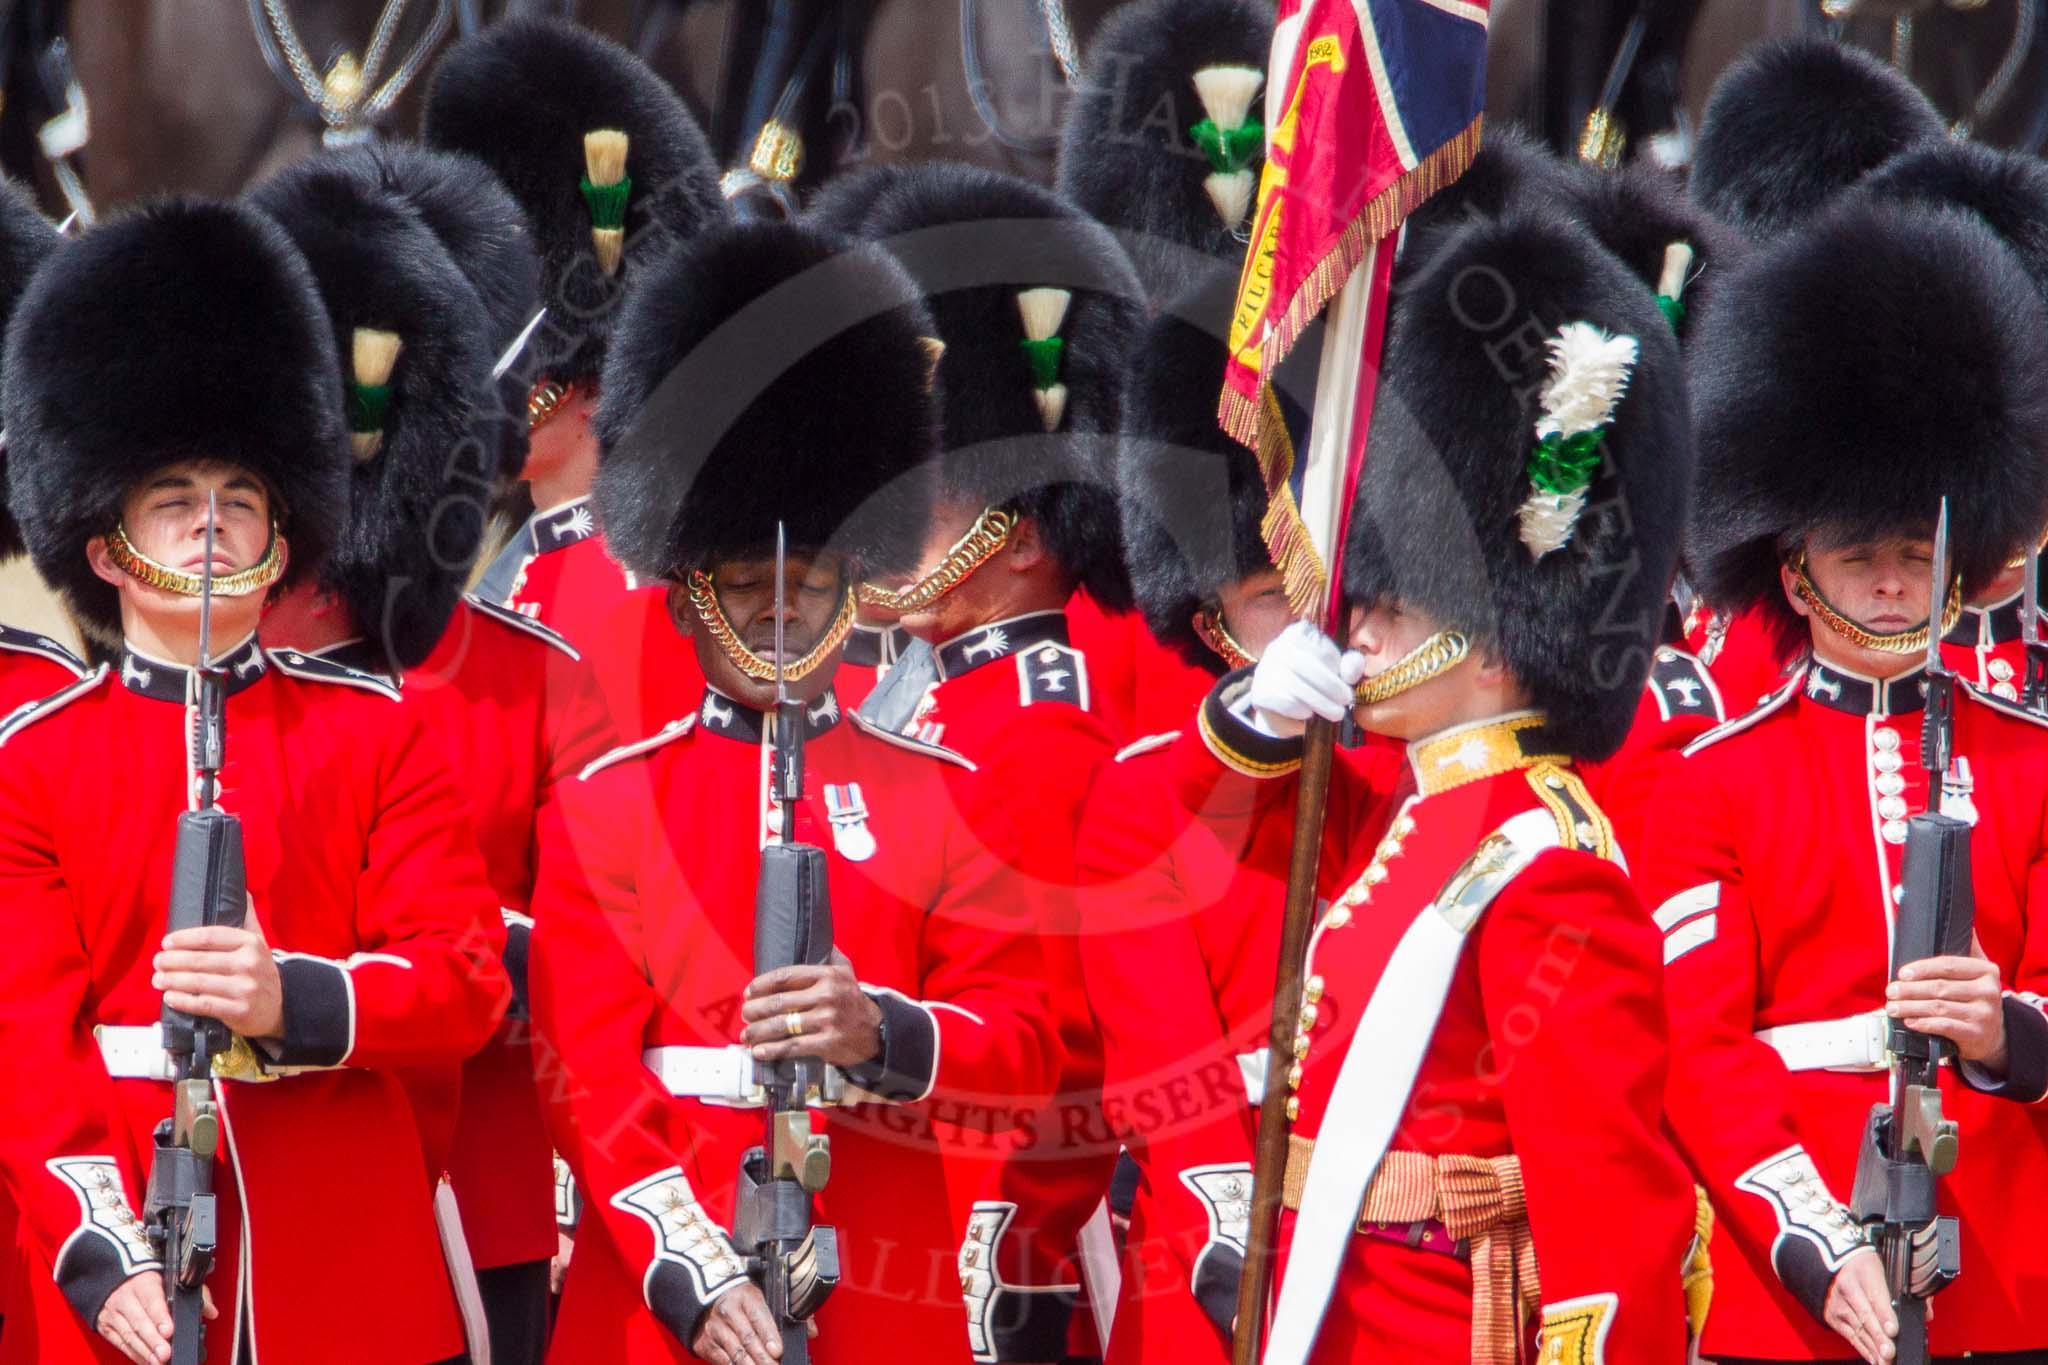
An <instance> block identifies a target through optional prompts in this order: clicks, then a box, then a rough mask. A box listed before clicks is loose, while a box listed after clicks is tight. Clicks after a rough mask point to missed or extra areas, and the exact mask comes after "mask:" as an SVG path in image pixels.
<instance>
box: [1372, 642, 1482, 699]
mask: <svg viewBox="0 0 2048 1365" xmlns="http://www.w3.org/2000/svg"><path fill="white" fill-rule="evenodd" d="M1471 652H1472V642H1471V641H1470V640H1469V639H1467V638H1466V637H1465V634H1464V632H1463V631H1456V630H1440V631H1438V632H1437V633H1436V634H1434V635H1432V636H1430V637H1429V638H1428V639H1427V640H1424V641H1423V642H1422V643H1421V644H1419V645H1417V646H1415V648H1413V649H1411V650H1409V651H1408V653H1407V654H1406V655H1404V656H1403V657H1402V659H1401V661H1400V662H1399V663H1397V664H1395V665H1394V666H1393V667H1392V668H1388V669H1385V670H1383V671H1381V672H1379V673H1375V674H1373V675H1372V676H1371V677H1370V678H1361V679H1359V682H1358V687H1357V689H1356V693H1355V695H1356V696H1357V698H1358V704H1359V705H1360V706H1374V705H1377V704H1378V703H1380V702H1383V701H1386V700H1388V699H1389V698H1392V697H1398V696H1400V695H1401V694H1402V693H1403V692H1406V691H1407V690H1408V689H1410V688H1411V687H1419V686H1421V685H1422V684H1423V683H1426V682H1428V681H1429V680H1430V679H1431V678H1434V677H1436V676H1437V675H1438V674H1439V673H1443V672H1446V671H1448V670H1449V669H1450V668H1451V667H1452V665H1454V664H1456V663H1458V662H1459V661H1460V660H1462V659H1463V658H1464V657H1465V656H1466V655H1467V654H1470V653H1471Z"/></svg>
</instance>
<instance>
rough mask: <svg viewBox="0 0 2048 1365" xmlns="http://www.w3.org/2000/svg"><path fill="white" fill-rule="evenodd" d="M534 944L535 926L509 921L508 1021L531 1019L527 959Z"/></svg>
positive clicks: (507, 932)
mask: <svg viewBox="0 0 2048 1365" xmlns="http://www.w3.org/2000/svg"><path fill="white" fill-rule="evenodd" d="M532 943H533V926H532V925H530V924H520V923H518V922H516V921H512V920H508V921H506V923H505V975H506V976H508V977H510V978H511V979H512V1005H511V1008H510V1009H508V1010H506V1011H505V1017H506V1018H508V1019H529V1018H531V1017H532V1015H531V1014H530V1013H529V1012H528V1008H527V995H526V958H527V949H528V948H529V947H531V946H532Z"/></svg>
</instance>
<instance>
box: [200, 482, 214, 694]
mask: <svg viewBox="0 0 2048 1365" xmlns="http://www.w3.org/2000/svg"><path fill="white" fill-rule="evenodd" d="M218 512H219V500H218V498H217V497H216V496H215V495H214V494H212V493H208V494H207V495H206V559H205V561H204V562H203V563H202V564H201V565H200V566H199V667H200V668H201V669H204V668H206V667H207V666H208V665H209V664H210V663H211V662H212V660H213V522H214V518H215V516H217V515H218Z"/></svg>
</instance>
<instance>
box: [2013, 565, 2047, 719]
mask: <svg viewBox="0 0 2048 1365" xmlns="http://www.w3.org/2000/svg"><path fill="white" fill-rule="evenodd" d="M2026 575H2027V576H2026V579H2025V581H2024V582H2023V583H2022V584H2021V586H2020V641H2021V643H2022V644H2023V645H2024V646H2025V647H2026V651H2027V664H2026V667H2027V672H2026V681H2025V683H2024V684H2023V685H2022V686H2021V689H2020V704H2021V705H2023V706H2025V707H2026V708H2027V709H2028V710H2029V711H2042V712H2048V645H2044V644H2042V643H2041V583H2040V579H2041V551H2040V550H2039V549H2038V548H2036V549H2031V550H2028V551H2027V566H2026Z"/></svg>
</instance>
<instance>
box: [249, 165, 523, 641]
mask: <svg viewBox="0 0 2048 1365" xmlns="http://www.w3.org/2000/svg"><path fill="white" fill-rule="evenodd" d="M344 155H345V157H346V155H347V154H344ZM337 162H339V164H337ZM360 167H361V162H360V161H359V160H353V159H352V158H350V159H342V158H335V159H332V160H331V159H330V158H329V156H327V155H326V154H323V155H320V156H315V157H313V158H311V159H309V160H307V161H302V162H299V163H298V164H297V165H295V166H293V167H291V168H290V169H288V170H286V171H284V172H283V173H281V174H279V175H277V176H275V177H273V178H272V179H270V180H269V181H266V182H265V183H264V184H262V185H259V186H257V187H256V188H255V189H254V190H252V191H251V192H250V195H249V200H250V202H251V203H253V204H254V205H255V206H256V207H258V208H260V209H262V210H263V211H264V212H265V213H268V214H269V215H270V216H271V217H272V218H274V219H276V220H277V222H278V224H279V225H280V226H282V227H283V228H284V230H285V232H286V233H287V234H288V235H289V236H290V237H291V239H292V241H293V242H294V243H295V244H296V245H297V246H298V248H299V250H300V252H301V254H303V255H304V256H305V258H306V263H307V264H308V265H309V266H311V267H312V270H313V279H314V281H315V283H316V284H317V285H318V286H319V288H320V294H321V298H322V300H323V302H325V304H326V306H327V314H328V317H329V318H330V319H331V322H332V326H333V331H334V339H335V346H336V354H337V356H338V357H339V358H340V361H341V363H340V365H339V366H338V367H337V369H336V370H335V371H334V372H333V374H332V379H333V382H334V383H335V385H336V388H337V391H339V392H343V393H346V394H348V395H350V396H351V401H350V426H351V428H352V431H351V445H352V449H353V452H354V455H355V459H354V462H353V465H352V468H351V471H350V474H349V489H348V494H347V498H348V502H347V518H348V519H347V523H346V525H345V528H344V530H343V532H342V535H341V539H340V540H339V541H338V542H337V543H336V544H335V547H334V553H333V554H332V555H330V556H329V557H328V560H327V563H326V565H325V566H324V567H323V569H322V570H321V575H320V577H321V582H322V583H323V584H324V585H325V586H327V587H329V588H332V589H334V590H335V591H336V592H338V593H339V594H340V595H341V597H342V598H343V600H344V601H346V602H347V603H348V607H349V611H350V612H351V614H352V615H353V616H354V617H355V622H356V625H357V626H358V628H360V629H361V630H362V631H363V632H364V634H365V635H366V636H367V637H368V638H370V639H371V640H373V641H375V642H376V643H377V645H378V646H380V647H381V649H382V651H383V653H384V655H385V656H386V657H387V658H388V659H390V661H391V662H392V663H393V664H394V665H395V666H397V667H399V668H410V667H412V666H414V665H416V664H418V663H419V662H420V661H421V660H423V659H425V658H426V657H427V655H428V654H429V653H431V652H432V650H433V648H434V644H435V642H436V641H438V640H439V639H440V638H441V633H442V631H443V630H444V629H445V628H446V627H447V624H448V617H449V615H450V613H452V612H453V611H454V610H455V603H456V600H457V599H458V598H459V597H460V596H461V595H462V589H463V585H464V583H466V582H467V581H468V578H469V572H470V569H471V567H472V566H473V565H474V563H475V561H476V556H477V552H478V550H480V549H481V548H482V545H483V537H484V533H485V528H486V525H487V523H488V521H489V516H490V506H491V499H492V497H493V495H494V493H495V491H496V489H497V483H498V480H497V478H496V474H497V469H496V464H495V460H496V436H495V432H494V431H493V430H492V429H491V428H490V426H489V425H488V423H489V422H490V419H491V417H492V414H493V413H494V411H495V409H496V401H495V393H494V391H493V388H492V385H491V378H490V369H491V361H492V358H493V357H492V352H491V348H490V339H491V331H492V326H491V319H490V313H489V310H488V309H486V308H485V307H484V304H483V301H482V299H481V298H479V297H478V295H477V292H476V290H475V289H474V288H472V287H471V286H470V284H469V279H468V277H467V276H466V275H464V274H463V272H462V270H461V269H460V268H459V267H458V266H457V265H456V263H455V260H454V257H453V256H452V255H451V254H450V253H449V251H448V249H447V248H446V247H445V246H443V245H442V242H441V239H440V238H439V237H437V236H435V235H434V233H433V232H432V231H430V230H429V229H428V227H427V224H426V222H425V221H424V220H423V219H422V218H421V217H420V216H419V215H418V214H417V213H416V212H415V211H414V210H413V208H412V206H411V205H409V204H408V203H407V202H406V201H405V200H403V199H400V198H399V197H397V196H396V195H392V194H388V193H386V192H385V191H384V190H382V189H381V188H379V187H378V186H377V184H376V183H375V182H374V181H372V180H370V179H369V178H367V177H365V176H363V175H361V174H360V173H359V172H360ZM366 333H368V334H369V335H368V336H366V335H365V334H366ZM381 338H389V340H383V341H382V344H383V346H384V347H385V348H386V351H387V356H388V353H389V348H390V347H391V345H392V343H393V341H395V343H396V348H397V349H396V354H395V357H393V358H389V359H385V358H378V357H373V356H372V355H370V354H368V353H367V352H366V349H365V348H369V350H372V351H374V350H375V349H376V348H377V347H378V345H379V344H380V339H381ZM366 404H367V410H366V407H365V405H366Z"/></svg>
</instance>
